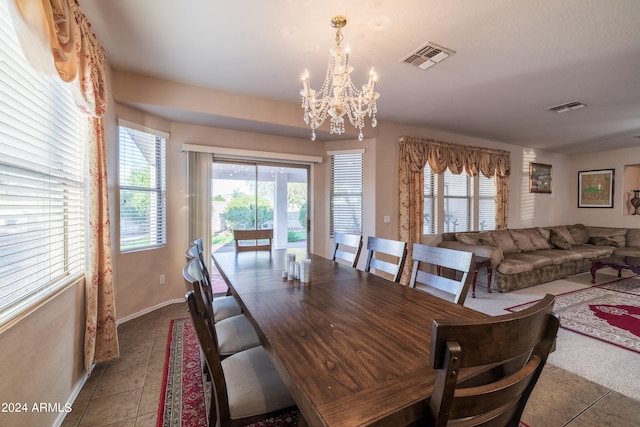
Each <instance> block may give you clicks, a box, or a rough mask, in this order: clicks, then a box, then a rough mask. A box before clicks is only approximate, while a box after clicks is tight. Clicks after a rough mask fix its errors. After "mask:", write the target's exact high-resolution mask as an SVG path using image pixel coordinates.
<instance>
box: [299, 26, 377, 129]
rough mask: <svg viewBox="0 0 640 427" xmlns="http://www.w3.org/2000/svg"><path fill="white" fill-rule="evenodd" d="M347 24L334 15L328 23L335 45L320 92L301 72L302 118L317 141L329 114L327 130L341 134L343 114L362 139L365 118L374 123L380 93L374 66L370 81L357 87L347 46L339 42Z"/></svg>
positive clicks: (370, 73)
mask: <svg viewBox="0 0 640 427" xmlns="http://www.w3.org/2000/svg"><path fill="white" fill-rule="evenodd" d="M345 25H347V18H345V17H344V16H334V17H333V18H332V19H331V26H332V27H334V28H336V29H337V30H336V46H335V47H334V48H332V49H330V50H329V65H328V66H327V74H326V75H325V78H324V83H323V84H322V89H320V92H316V91H315V90H313V89H311V87H310V85H309V71H308V70H306V69H305V70H304V73H303V74H302V90H301V91H300V95H302V108H304V121H305V123H306V124H308V125H309V126H311V140H312V141H315V140H316V129H318V127H320V126H321V125H322V123H324V121H325V120H326V118H327V117H328V116H330V117H331V119H330V122H331V129H330V133H332V134H333V133H335V134H338V135H341V134H343V133H344V131H345V130H344V122H345V119H344V116H345V115H346V116H347V117H348V118H349V121H350V122H351V124H352V125H353V126H354V127H355V128H356V129H358V130H359V131H360V133H359V134H358V139H359V140H360V141H362V140H363V138H364V136H363V134H362V128H363V127H364V120H365V117H367V116H369V117H371V126H372V127H375V126H376V124H377V120H376V112H377V104H376V101H377V99H378V97H379V96H380V94H379V93H377V92H376V91H375V85H376V81H377V80H378V76H377V74H376V72H375V70H374V69H373V67H372V68H371V69H370V70H369V81H368V82H367V84H365V85H363V86H362V90H358V89H357V88H356V87H355V86H354V84H353V83H352V82H351V72H352V71H353V67H352V66H350V65H349V48H348V47H347V48H344V47H342V46H341V45H340V43H342V40H343V36H342V28H343V27H344V26H345Z"/></svg>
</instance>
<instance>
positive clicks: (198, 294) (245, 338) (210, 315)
mask: <svg viewBox="0 0 640 427" xmlns="http://www.w3.org/2000/svg"><path fill="white" fill-rule="evenodd" d="M197 263H199V260H197V259H193V260H191V261H189V262H188V263H187V265H186V266H185V271H184V272H183V275H184V278H185V281H186V282H188V288H190V289H189V290H192V291H193V292H194V295H195V298H196V301H197V303H198V309H199V311H200V312H202V313H205V314H206V317H207V322H208V324H209V327H210V328H211V330H212V333H213V332H214V331H215V333H216V335H217V336H218V344H219V346H220V348H219V351H220V354H221V355H222V356H223V357H224V356H230V355H232V354H235V353H237V352H239V351H242V350H246V349H248V348H251V347H256V346H258V345H260V339H259V338H258V334H257V333H256V331H255V329H254V328H253V325H251V322H250V321H249V319H248V318H247V317H246V316H245V315H243V314H239V315H236V316H231V317H227V318H225V319H221V320H219V321H215V311H214V308H213V305H212V302H213V301H212V300H211V293H210V292H208V291H207V290H206V288H207V286H206V285H205V284H204V282H203V280H202V276H201V271H200V269H199V267H198V266H197ZM232 298H233V297H232Z"/></svg>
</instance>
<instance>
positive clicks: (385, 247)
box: [364, 237, 407, 282]
mask: <svg viewBox="0 0 640 427" xmlns="http://www.w3.org/2000/svg"><path fill="white" fill-rule="evenodd" d="M367 251H368V255H367V263H366V264H365V268H364V271H367V272H368V271H370V270H371V269H372V268H373V269H375V270H376V271H384V272H385V273H388V274H390V275H391V276H392V277H393V279H392V280H393V281H394V282H400V276H401V275H402V267H404V262H405V260H406V259H407V243H406V242H400V241H398V240H390V239H383V238H380V237H369V238H368V239H367ZM380 254H383V255H387V256H390V257H392V258H396V260H395V261H393V262H391V261H386V260H384V259H382V258H378V255H380Z"/></svg>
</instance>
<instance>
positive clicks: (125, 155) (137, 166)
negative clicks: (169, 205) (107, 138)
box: [119, 125, 166, 252]
mask: <svg viewBox="0 0 640 427" xmlns="http://www.w3.org/2000/svg"><path fill="white" fill-rule="evenodd" d="M119 144H120V146H119V153H120V159H119V166H120V251H121V252H128V251H134V250H141V249H151V248H157V247H161V246H163V245H164V244H165V243H166V203H165V199H166V178H165V169H166V158H165V139H164V138H163V137H161V136H159V135H156V134H154V133H150V132H145V131H141V130H137V129H132V128H130V127H126V126H122V125H120V132H119Z"/></svg>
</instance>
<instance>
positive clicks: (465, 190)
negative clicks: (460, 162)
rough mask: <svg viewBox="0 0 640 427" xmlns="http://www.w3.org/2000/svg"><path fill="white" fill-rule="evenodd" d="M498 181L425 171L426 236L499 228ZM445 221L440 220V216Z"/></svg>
mask: <svg viewBox="0 0 640 427" xmlns="http://www.w3.org/2000/svg"><path fill="white" fill-rule="evenodd" d="M494 196H495V178H487V177H485V176H484V175H482V174H480V175H479V176H475V177H470V176H469V175H467V174H466V173H461V174H459V175H454V174H453V173H451V171H450V170H449V169H447V170H446V171H445V172H444V173H442V174H438V175H436V174H434V173H433V171H432V170H431V168H430V167H429V166H428V165H427V166H426V167H425V169H424V225H423V232H424V234H435V233H442V232H445V233H450V232H461V231H473V230H493V229H495V198H494ZM439 213H440V214H441V216H442V221H439V215H438V214H439Z"/></svg>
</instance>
